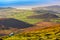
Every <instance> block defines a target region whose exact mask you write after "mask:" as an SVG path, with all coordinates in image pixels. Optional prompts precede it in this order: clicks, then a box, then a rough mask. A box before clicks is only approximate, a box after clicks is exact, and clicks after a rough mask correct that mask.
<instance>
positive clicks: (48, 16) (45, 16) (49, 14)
mask: <svg viewBox="0 0 60 40" xmlns="http://www.w3.org/2000/svg"><path fill="white" fill-rule="evenodd" d="M28 18H36V19H51V18H53V19H54V18H59V17H58V16H57V15H55V14H51V13H45V14H40V15H33V16H29V17H28Z"/></svg>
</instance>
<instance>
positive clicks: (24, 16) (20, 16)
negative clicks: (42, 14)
mask: <svg viewBox="0 0 60 40" xmlns="http://www.w3.org/2000/svg"><path fill="white" fill-rule="evenodd" d="M31 15H35V14H34V13H33V12H31V11H25V12H20V13H16V14H13V15H10V16H7V17H8V18H15V19H18V20H22V21H25V22H28V23H31V24H34V23H37V22H39V21H42V19H40V20H38V19H28V18H27V16H31Z"/></svg>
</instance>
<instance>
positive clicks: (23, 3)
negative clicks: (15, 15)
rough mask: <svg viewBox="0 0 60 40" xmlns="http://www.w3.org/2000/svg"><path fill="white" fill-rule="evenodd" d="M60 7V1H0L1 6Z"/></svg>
mask: <svg viewBox="0 0 60 40" xmlns="http://www.w3.org/2000/svg"><path fill="white" fill-rule="evenodd" d="M55 4H56V5H60V0H0V7H1V6H37V5H38V6H40V5H55Z"/></svg>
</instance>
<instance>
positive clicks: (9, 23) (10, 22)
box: [0, 18, 33, 35]
mask: <svg viewBox="0 0 60 40" xmlns="http://www.w3.org/2000/svg"><path fill="white" fill-rule="evenodd" d="M30 26H33V25H32V24H29V23H26V22H23V21H20V20H17V19H14V18H0V35H5V34H6V35H7V34H9V33H11V32H15V31H17V30H19V29H23V28H28V27H30ZM7 31H8V32H7Z"/></svg>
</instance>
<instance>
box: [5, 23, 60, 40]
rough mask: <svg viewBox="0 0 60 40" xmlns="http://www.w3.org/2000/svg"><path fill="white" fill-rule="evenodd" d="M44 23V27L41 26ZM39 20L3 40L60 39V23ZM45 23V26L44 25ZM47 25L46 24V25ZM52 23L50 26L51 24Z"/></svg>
mask: <svg viewBox="0 0 60 40" xmlns="http://www.w3.org/2000/svg"><path fill="white" fill-rule="evenodd" d="M41 24H42V26H43V25H44V28H41V27H42V26H41ZM53 24H54V25H52V23H51V22H40V23H37V25H35V26H33V27H30V28H26V29H24V30H25V31H24V32H22V33H19V34H17V35H14V36H12V37H8V38H7V39H5V40H15V39H16V40H60V38H59V35H60V23H53ZM45 25H46V26H45ZM47 25H48V26H47ZM51 25H52V26H51Z"/></svg>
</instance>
